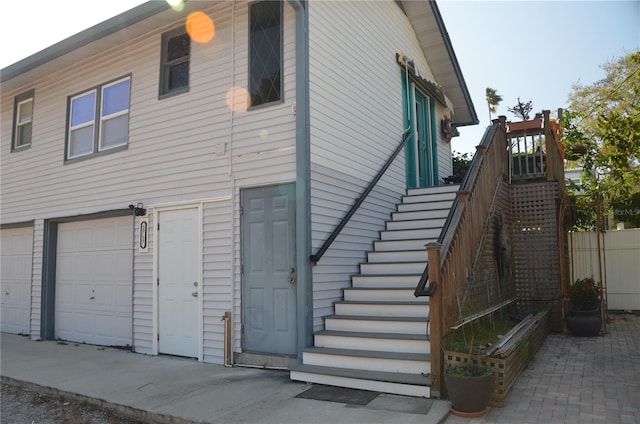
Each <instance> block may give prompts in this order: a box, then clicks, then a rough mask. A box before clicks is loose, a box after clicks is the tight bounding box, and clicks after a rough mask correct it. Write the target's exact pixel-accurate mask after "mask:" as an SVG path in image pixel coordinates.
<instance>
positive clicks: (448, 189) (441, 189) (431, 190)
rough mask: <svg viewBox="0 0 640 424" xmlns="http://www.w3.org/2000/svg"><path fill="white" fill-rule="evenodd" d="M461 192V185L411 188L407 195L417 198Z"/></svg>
mask: <svg viewBox="0 0 640 424" xmlns="http://www.w3.org/2000/svg"><path fill="white" fill-rule="evenodd" d="M458 190H460V184H444V185H439V186H434V187H422V188H410V189H407V195H409V196H416V195H420V194H436V193H455V192H456V191H458Z"/></svg>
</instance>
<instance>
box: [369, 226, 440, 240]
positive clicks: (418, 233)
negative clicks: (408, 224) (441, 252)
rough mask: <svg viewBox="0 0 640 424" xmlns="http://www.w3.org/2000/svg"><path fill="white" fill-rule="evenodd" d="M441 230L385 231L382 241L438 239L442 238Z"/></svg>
mask: <svg viewBox="0 0 640 424" xmlns="http://www.w3.org/2000/svg"><path fill="white" fill-rule="evenodd" d="M441 231H442V230H441V229H440V228H418V229H410V230H393V231H390V230H384V231H380V240H416V239H437V238H438V237H439V236H440V232H441Z"/></svg>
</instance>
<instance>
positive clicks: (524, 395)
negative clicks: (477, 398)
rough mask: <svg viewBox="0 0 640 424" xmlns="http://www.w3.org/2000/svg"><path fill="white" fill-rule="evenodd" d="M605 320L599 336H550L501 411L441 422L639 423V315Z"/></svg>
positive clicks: (610, 316)
mask: <svg viewBox="0 0 640 424" xmlns="http://www.w3.org/2000/svg"><path fill="white" fill-rule="evenodd" d="M609 318H610V322H609V323H608V324H607V331H606V334H604V335H603V336H598V337H572V336H570V335H568V334H549V335H548V336H547V338H546V340H545V342H544V344H543V345H542V347H541V348H540V350H539V351H538V353H537V354H536V358H535V359H534V360H533V361H532V362H531V363H530V364H529V366H528V367H527V369H525V370H524V372H523V373H522V374H521V375H520V377H519V378H518V380H517V381H516V383H515V384H514V386H513V387H512V388H511V392H510V393H509V395H508V397H507V401H506V403H505V407H504V408H491V409H490V410H489V412H487V413H486V414H485V415H484V416H482V417H480V418H474V419H466V418H460V417H456V416H453V415H450V416H449V417H448V418H447V420H446V421H445V423H446V424H472V423H473V424H479V423H483V424H492V423H500V424H512V423H526V424H548V423H568V424H584V423H587V424H588V423H621V424H627V423H628V424H632V423H634V424H635V423H640V316H635V315H632V314H616V315H609Z"/></svg>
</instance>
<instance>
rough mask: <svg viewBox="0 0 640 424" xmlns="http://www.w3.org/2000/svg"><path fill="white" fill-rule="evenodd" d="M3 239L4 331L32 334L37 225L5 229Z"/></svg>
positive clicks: (0, 276)
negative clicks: (31, 310) (31, 320)
mask: <svg viewBox="0 0 640 424" xmlns="http://www.w3.org/2000/svg"><path fill="white" fill-rule="evenodd" d="M0 239H2V245H1V246H0V248H1V249H2V250H0V252H1V254H2V256H1V257H0V269H1V271H0V281H1V287H2V304H1V305H0V309H1V310H2V316H1V317H0V319H1V320H2V321H1V322H2V325H1V330H2V331H4V332H7V333H14V334H29V303H30V301H31V267H32V252H33V228H32V227H23V228H11V229H6V230H2V231H1V232H0Z"/></svg>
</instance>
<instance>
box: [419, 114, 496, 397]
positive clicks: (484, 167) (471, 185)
mask: <svg viewBox="0 0 640 424" xmlns="http://www.w3.org/2000/svg"><path fill="white" fill-rule="evenodd" d="M505 126H506V118H505V117H504V116H501V117H500V119H499V120H495V121H494V122H493V124H492V125H491V126H490V127H488V128H487V130H486V131H485V134H484V136H483V138H482V141H481V143H480V145H478V146H477V147H476V149H477V150H476V153H475V155H474V157H473V159H472V161H471V164H470V166H469V171H468V172H467V174H466V175H465V177H464V180H463V182H462V184H461V186H460V190H459V191H458V192H457V193H456V198H455V199H454V201H453V205H452V206H451V209H450V210H449V215H448V216H447V220H446V221H445V225H444V227H443V229H442V232H441V233H440V236H439V237H438V242H437V243H433V244H430V245H428V246H427V251H428V258H429V259H428V263H429V266H428V268H427V270H426V271H427V273H428V276H429V277H428V279H427V281H426V282H423V284H424V286H423V289H424V287H426V285H427V284H428V285H429V287H437V289H436V290H435V291H432V293H431V297H430V300H429V310H430V313H429V326H430V334H431V337H430V339H429V343H430V347H431V379H432V382H433V384H432V390H435V391H439V390H440V389H441V387H442V372H443V360H442V359H443V358H442V345H441V343H442V338H443V337H444V336H445V335H446V332H447V331H448V330H446V329H450V328H451V327H452V326H453V325H455V322H454V320H455V318H456V316H457V315H456V314H457V312H459V311H458V309H457V307H459V304H458V303H456V302H457V299H459V297H458V296H459V295H460V294H461V292H462V291H463V290H464V287H465V284H466V282H467V281H468V279H469V278H470V277H469V274H470V273H471V272H472V269H471V266H472V265H473V262H474V257H475V256H476V251H477V249H478V247H479V246H480V243H481V242H482V237H483V232H484V231H485V227H486V225H485V223H486V222H487V219H488V218H487V217H488V216H489V214H490V213H491V209H492V208H491V204H492V203H493V199H494V197H495V191H496V188H497V187H499V186H500V183H501V181H502V180H503V179H504V178H506V176H507V175H508V157H507V153H508V149H507V143H506V131H505ZM421 281H422V279H421ZM436 284H437V286H436ZM417 289H418V288H417Z"/></svg>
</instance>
